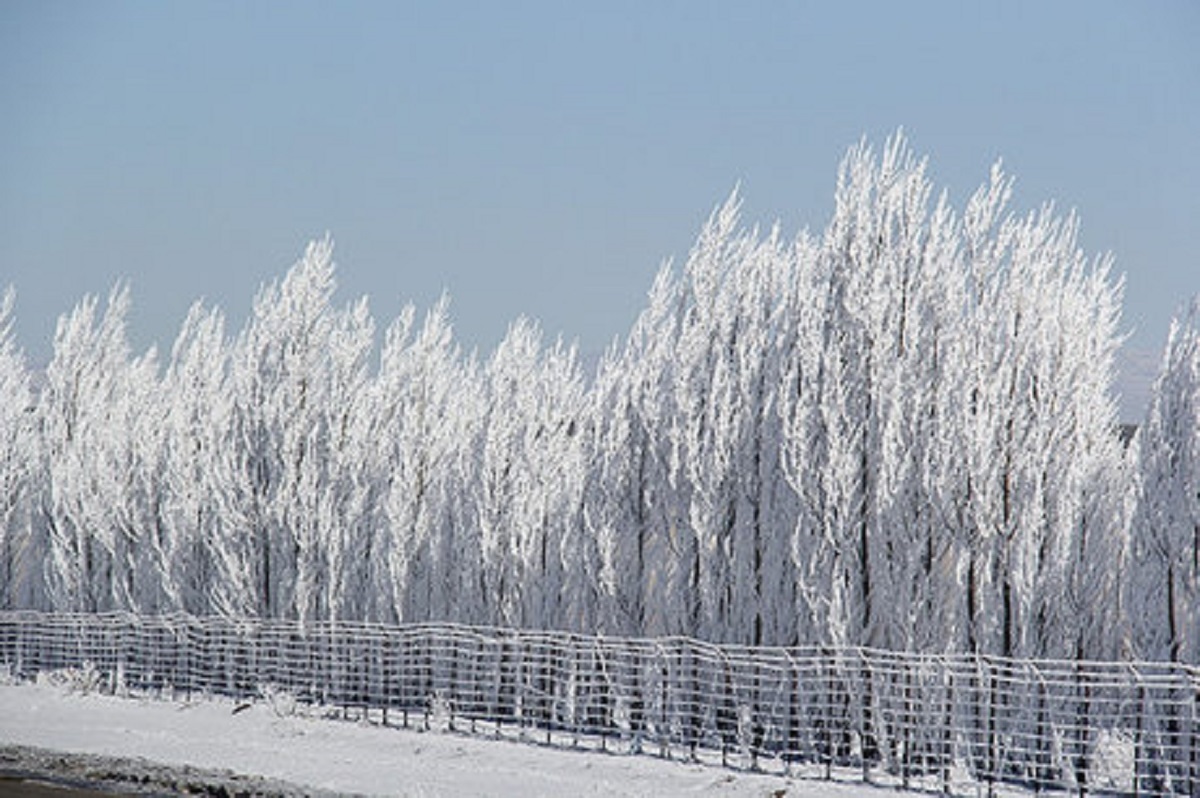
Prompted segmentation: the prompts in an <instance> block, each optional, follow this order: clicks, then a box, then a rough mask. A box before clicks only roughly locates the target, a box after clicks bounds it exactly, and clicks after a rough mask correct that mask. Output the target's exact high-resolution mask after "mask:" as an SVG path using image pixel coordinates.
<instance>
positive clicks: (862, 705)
mask: <svg viewBox="0 0 1200 798" xmlns="http://www.w3.org/2000/svg"><path fill="white" fill-rule="evenodd" d="M0 668H3V669H5V670H7V672H8V676H9V678H10V679H17V680H26V679H33V678H36V677H37V676H38V674H43V673H48V672H58V671H64V670H65V671H76V672H79V673H85V674H87V678H88V679H89V682H90V683H91V684H92V685H93V686H96V687H98V688H99V689H102V690H107V691H110V692H123V691H136V692H141V693H150V694H158V695H161V696H165V697H172V698H176V697H179V696H180V695H183V696H190V695H192V694H204V695H212V696H227V697H231V698H237V699H256V698H267V697H271V696H275V695H279V694H285V695H288V696H289V697H291V698H292V699H294V700H295V701H298V702H303V703H307V704H312V705H317V706H325V707H337V708H341V710H342V712H343V714H345V715H347V716H349V715H354V716H357V717H359V718H363V719H369V720H372V721H374V722H379V723H383V724H385V725H397V726H405V727H416V728H422V729H432V728H436V729H441V730H451V731H456V732H461V733H469V734H475V735H494V736H498V737H510V738H512V737H517V738H520V739H526V740H530V741H537V742H543V743H546V744H550V745H564V746H572V747H581V748H589V749H604V750H610V751H616V752H627V753H648V754H654V755H658V756H662V757H665V758H679V759H692V760H699V761H705V762H711V763H717V762H719V763H721V764H722V765H725V766H727V767H735V768H746V769H755V770H762V771H767V772H780V773H787V774H789V775H793V776H798V777H818V778H822V777H823V778H841V779H845V778H848V777H851V776H852V777H856V778H861V779H862V780H864V781H868V782H874V783H878V784H889V785H896V786H903V787H911V788H918V789H926V790H936V791H943V792H947V793H952V792H964V791H972V792H978V791H979V790H980V789H985V790H986V791H987V793H988V794H991V793H993V792H994V790H995V788H996V787H997V786H999V785H1008V786H1013V787H1020V788H1026V789H1030V790H1034V791H1038V792H1042V791H1065V792H1072V793H1079V794H1084V793H1087V792H1100V793H1116V794H1129V795H1200V719H1198V715H1197V710H1198V706H1197V704H1198V701H1200V672H1198V671H1197V669H1195V668H1191V667H1187V666H1183V665H1175V664H1165V663H1123V662H1066V661H1061V662H1060V661H1028V660H1010V659H1002V658H996V657H985V656H970V655H961V656H929V655H916V654H902V653H894V652H886V651H878V650H870V649H860V648H814V647H801V648H771V647H746V646H735V645H713V644H709V643H704V642H701V641H698V640H693V639H689V638H661V639H639V638H612V637H593V636H584V635H576V634H566V633H558V632H536V631H525V630H517V629H500V628H491V627H475V626H460V625H454V624H413V625H401V626H386V625H378V624H367V623H350V622H336V623H334V622H315V623H313V622H310V623H301V622H299V621H289V620H237V619H227V618H216V617H206V618H198V617H191V616H184V615H171V616H159V617H142V616H137V615H131V614H127V613H108V614H65V613H40V612H26V611H17V612H0Z"/></svg>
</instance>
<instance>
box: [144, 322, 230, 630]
mask: <svg viewBox="0 0 1200 798" xmlns="http://www.w3.org/2000/svg"><path fill="white" fill-rule="evenodd" d="M228 361H229V350H228V346H227V343H226V341H225V332H224V316H223V315H222V314H221V312H220V311H219V310H216V309H212V310H205V309H204V308H203V306H201V305H200V304H196V305H194V306H193V307H192V308H191V310H190V311H189V312H188V315H187V318H186V319H185V321H184V323H183V326H182V328H181V329H180V331H179V335H178V337H177V338H176V340H175V344H174V347H173V348H172V351H171V360H170V362H169V363H168V365H167V369H166V374H165V376H164V378H163V394H164V397H163V402H164V405H165V418H164V420H163V434H162V468H163V482H162V488H163V495H162V498H161V504H162V510H161V516H162V534H161V535H160V536H158V538H157V539H156V541H155V544H154V546H155V547H154V550H155V553H156V555H157V556H158V558H159V563H160V565H159V567H160V569H161V571H162V580H163V590H164V592H165V593H166V594H167V596H168V597H169V599H170V603H171V604H172V605H173V607H174V608H175V609H179V610H183V611H186V612H191V613H196V614H204V613H207V612H211V611H213V609H214V608H216V607H218V606H221V604H222V603H223V601H222V599H219V598H217V597H216V596H218V595H226V596H227V595H229V594H230V593H235V594H236V593H241V594H243V595H249V594H250V592H251V587H250V585H249V582H248V574H246V575H243V574H242V573H240V572H238V571H237V569H236V567H234V568H221V567H220V565H219V563H220V562H221V558H222V556H224V555H225V552H224V551H223V550H222V549H221V543H222V541H224V540H225V539H226V537H225V536H226V535H227V534H228V530H226V529H224V528H223V523H224V521H225V519H226V518H227V516H226V514H225V513H223V512H222V509H221V508H222V507H223V506H225V505H226V503H227V502H229V501H230V499H231V498H232V496H233V494H234V484H233V480H234V477H235V471H234V464H235V462H236V456H235V454H234V449H233V446H232V443H233V442H232V440H231V439H230V437H229V436H230V432H231V430H230V423H231V418H230V413H231V409H232V402H231V397H230V392H229V390H228V386H227V380H228V370H229V366H228ZM231 577H232V578H233V580H234V581H233V582H232V583H230V582H227V581H226V582H222V581H221V579H226V580H228V579H230V578H231Z"/></svg>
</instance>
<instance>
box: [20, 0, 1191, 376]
mask: <svg viewBox="0 0 1200 798" xmlns="http://www.w3.org/2000/svg"><path fill="white" fill-rule="evenodd" d="M1197 41H1200V4H1196V3H1193V2H1187V1H1186V0H1178V2H1157V1H1155V0H1149V1H1148V2H1136V3H1134V2H1125V1H1122V2H1116V1H1115V0H1112V1H1109V0H1089V1H1088V2H1083V1H1082V0H1078V1H1073V2H1066V1H1064V2H1024V1H1023V0H1022V1H1016V2H1014V1H1012V0H1008V1H1006V2H996V3H963V2H950V1H949V0H945V1H942V2H920V1H917V2H911V3H896V2H839V3H821V4H817V3H806V2H791V3H764V2H745V3H730V2H726V3H722V4H719V5H718V4H711V3H702V2H663V3H657V2H646V0H642V1H641V2H621V1H620V0H616V1H610V2H604V3H561V2H545V3H533V2H505V3H463V2H440V3H361V2H346V3H304V2H277V3H276V2H254V3H242V2H237V3H233V2H230V3H224V2H205V3H187V4H185V3H131V2H104V1H103V0H100V1H98V2H90V3H82V2H58V0H38V1H37V2H24V1H23V0H6V2H4V3H3V4H0V107H3V108H4V123H3V124H2V125H0V284H8V283H11V284H13V285H14V286H15V287H16V289H17V292H18V302H17V316H18V318H17V332H18V336H19V339H20V342H21V344H22V345H23V346H24V348H25V349H26V351H27V352H28V353H29V354H30V356H31V357H32V358H34V359H40V358H45V357H46V356H47V355H48V353H49V350H50V344H51V341H52V337H53V329H54V323H55V319H56V318H57V316H58V315H59V314H61V313H63V312H65V311H67V310H69V309H70V307H71V306H72V305H73V304H74V303H75V302H76V301H77V300H78V298H79V297H80V296H82V295H83V294H84V293H87V292H92V293H101V294H103V293H106V292H107V291H108V290H109V288H110V287H111V286H112V284H113V283H114V282H115V281H117V280H119V279H126V280H128V281H129V283H130V284H131V287H132V291H133V300H134V310H133V317H132V324H133V329H132V331H131V332H132V336H131V337H132V340H133V342H134V344H135V345H136V346H137V347H139V348H144V347H146V346H149V345H150V344H151V343H154V342H158V343H159V344H160V345H162V346H163V347H164V348H169V346H170V342H171V340H172V339H173V337H174V333H175V331H176V329H177V326H178V324H179V322H180V321H181V320H182V318H183V316H184V314H185V312H186V310H187V307H188V306H189V305H190V304H191V302H192V301H193V300H194V299H196V298H199V297H205V298H206V299H207V300H208V301H210V302H212V303H215V304H219V305H221V306H222V307H223V308H225V309H226V311H227V312H229V314H230V315H231V317H232V319H233V322H234V324H235V325H240V322H241V320H242V319H243V318H244V315H245V313H246V312H247V311H248V309H249V307H250V303H251V298H252V296H253V294H254V292H255V291H256V290H257V288H258V286H259V285H260V284H261V283H263V282H264V281H267V280H270V279H273V278H275V277H276V276H278V275H280V274H282V272H283V271H284V270H286V269H287V267H288V266H289V265H290V264H291V263H292V262H294V260H295V259H296V257H297V256H298V255H299V254H300V253H301V251H302V250H303V247H304V244H305V242H306V241H307V240H309V239H311V238H314V237H319V236H321V235H323V234H324V233H325V232H326V231H329V232H331V233H332V235H333V236H334V238H335V240H336V242H337V260H338V263H339V268H340V281H341V286H342V291H341V296H342V297H343V298H345V299H347V300H349V299H352V298H354V297H357V296H359V295H362V294H369V295H370V297H371V301H372V309H373V311H374V313H375V315H376V317H377V319H381V320H390V319H391V318H392V317H393V316H394V315H395V314H396V312H397V311H398V310H399V308H400V307H401V305H402V304H403V303H405V302H407V301H414V302H416V303H417V304H418V305H419V306H426V305H428V304H430V303H431V302H432V301H434V300H435V299H436V298H437V297H438V296H439V295H440V294H441V293H442V292H443V290H445V291H447V292H449V294H450V295H451V297H452V300H453V305H452V307H453V316H454V321H455V327H456V331H457V333H458V335H459V337H460V340H462V342H463V343H465V344H466V345H467V346H468V347H479V348H480V349H481V350H483V351H488V350H490V349H491V347H492V346H494V345H495V343H496V342H497V341H498V340H499V338H500V337H501V336H502V335H503V332H504V330H505V328H506V327H507V325H508V323H509V322H510V321H511V320H512V319H514V318H515V317H516V316H518V315H520V314H525V315H528V316H531V317H533V318H535V319H538V320H539V321H540V322H541V323H542V325H543V327H544V328H545V329H546V330H547V332H548V333H550V334H551V335H553V334H557V333H562V334H563V335H564V336H565V337H566V338H568V339H577V340H578V341H579V342H580V344H581V347H582V348H583V349H584V350H585V351H596V350H599V349H602V348H603V347H604V346H605V345H606V344H607V343H608V342H609V341H610V340H611V339H612V338H613V337H614V336H616V335H619V334H621V333H623V332H624V331H625V330H626V329H627V328H628V326H629V324H630V322H631V321H632V319H633V318H634V316H635V315H636V313H637V311H638V309H639V308H640V307H641V304H642V301H643V298H644V296H645V292H646V290H647V288H648V287H649V284H650V280H651V278H652V276H653V274H654V272H655V271H656V269H657V268H658V266H659V264H660V262H661V261H662V260H663V259H664V258H666V257H670V256H675V257H676V259H681V258H682V257H684V256H685V255H686V252H687V249H688V247H689V246H690V244H691V242H692V239H693V237H694V236H695V234H696V232H697V230H698V227H699V225H700V224H701V222H702V221H703V220H704V218H705V217H706V216H707V215H708V213H709V212H710V210H711V209H712V207H713V206H714V205H715V204H717V203H718V202H720V201H721V200H722V199H723V198H724V197H725V196H726V195H727V194H728V192H729V191H730V189H731V188H732V187H733V186H734V185H735V184H737V183H740V184H741V187H742V190H743V193H744V195H745V198H746V205H745V208H746V214H747V217H748V218H749V219H750V220H757V221H762V222H764V223H770V222H772V221H774V220H775V219H779V220H781V221H782V222H783V224H784V226H785V229H786V230H787V231H788V232H794V231H796V230H797V229H799V228H801V227H811V228H814V229H819V228H821V227H822V226H823V225H824V224H825V222H826V220H827V219H828V217H829V215H830V212H831V209H832V193H833V186H834V180H835V172H836V167H837V164H838V161H839V160H840V159H841V157H842V155H843V154H844V152H845V150H846V148H847V147H848V146H849V145H851V144H853V143H854V142H855V141H857V140H858V139H860V138H861V137H863V136H866V137H867V138H868V139H869V140H872V141H875V142H878V143H882V141H883V139H884V138H885V137H886V136H887V135H888V134H889V133H891V132H892V131H894V130H895V129H896V128H897V127H899V126H903V127H904V128H905V130H906V132H907V133H908V135H909V137H910V139H911V141H912V143H913V146H914V147H915V148H916V149H917V150H918V151H920V152H923V153H925V154H928V155H929V156H930V163H931V171H932V174H933V176H934V179H935V181H937V183H938V184H939V185H944V186H945V187H947V188H948V190H949V191H950V194H951V197H952V199H954V200H955V202H956V204H958V205H961V203H962V201H963V200H964V199H965V197H966V196H967V195H968V194H969V193H970V192H971V191H972V190H973V189H974V188H975V187H976V186H977V185H978V184H979V183H980V182H981V181H982V180H983V179H984V177H985V176H986V174H987V170H988V167H989V166H990V164H991V163H992V162H993V161H994V160H995V159H996V158H997V157H1000V156H1002V157H1003V158H1004V162H1005V165H1006V168H1007V169H1008V170H1009V171H1010V172H1011V173H1012V174H1014V175H1015V176H1016V178H1017V186H1016V206H1017V207H1018V208H1029V207H1035V206H1037V205H1039V204H1041V203H1042V202H1043V201H1045V200H1049V199H1054V200H1056V201H1057V202H1058V203H1059V204H1060V206H1062V207H1063V208H1075V209H1077V210H1078V212H1079V213H1080V215H1081V217H1082V221H1083V243H1084V246H1085V247H1086V248H1087V249H1088V251H1090V252H1101V251H1112V252H1113V253H1114V255H1115V256H1116V263H1117V270H1118V272H1122V273H1124V274H1125V275H1126V277H1127V286H1126V312H1125V319H1126V324H1127V326H1129V327H1130V328H1131V329H1132V330H1133V336H1132V338H1131V341H1130V347H1131V348H1132V349H1135V350H1139V351H1146V350H1157V349H1158V348H1159V347H1160V346H1161V343H1162V339H1163V337H1164V336H1165V333H1166V329H1167V324H1168V320H1169V317H1170V316H1171V314H1172V313H1173V312H1174V310H1175V309H1176V308H1177V307H1178V306H1179V304H1180V303H1181V302H1183V301H1184V300H1185V299H1186V298H1187V297H1188V296H1190V295H1191V294H1193V293H1195V292H1197V291H1200V257H1198V253H1200V47H1197V46H1196V44H1195V43H1196V42H1197Z"/></svg>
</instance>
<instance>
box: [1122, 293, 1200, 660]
mask: <svg viewBox="0 0 1200 798" xmlns="http://www.w3.org/2000/svg"><path fill="white" fill-rule="evenodd" d="M1139 438H1140V454H1141V494H1140V502H1139V504H1138V508H1137V512H1136V516H1135V521H1134V524H1133V539H1132V543H1131V553H1132V561H1131V571H1132V573H1131V576H1130V582H1129V587H1128V592H1129V604H1130V613H1129V614H1130V619H1131V621H1132V630H1133V643H1134V647H1135V653H1136V654H1137V655H1139V656H1141V657H1145V658H1148V659H1158V660H1170V661H1172V662H1187V663H1191V664H1195V663H1197V662H1200V616H1198V614H1197V607H1198V606H1200V300H1193V302H1192V304H1191V306H1190V308H1189V309H1188V311H1187V312H1186V313H1185V314H1183V315H1182V317H1181V318H1177V319H1176V320H1174V321H1173V322H1172V324H1171V329H1170V333H1169V335H1168V338H1167V346H1166V351H1165V354H1164V356H1163V363H1162V367H1161V370H1160V371H1159V375H1158V378H1157V379H1156V380H1155V382H1154V388H1153V391H1152V393H1151V398H1150V407H1149V409H1148V411H1147V414H1146V423H1145V425H1144V426H1143V427H1142V429H1141V431H1140V434H1139Z"/></svg>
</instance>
